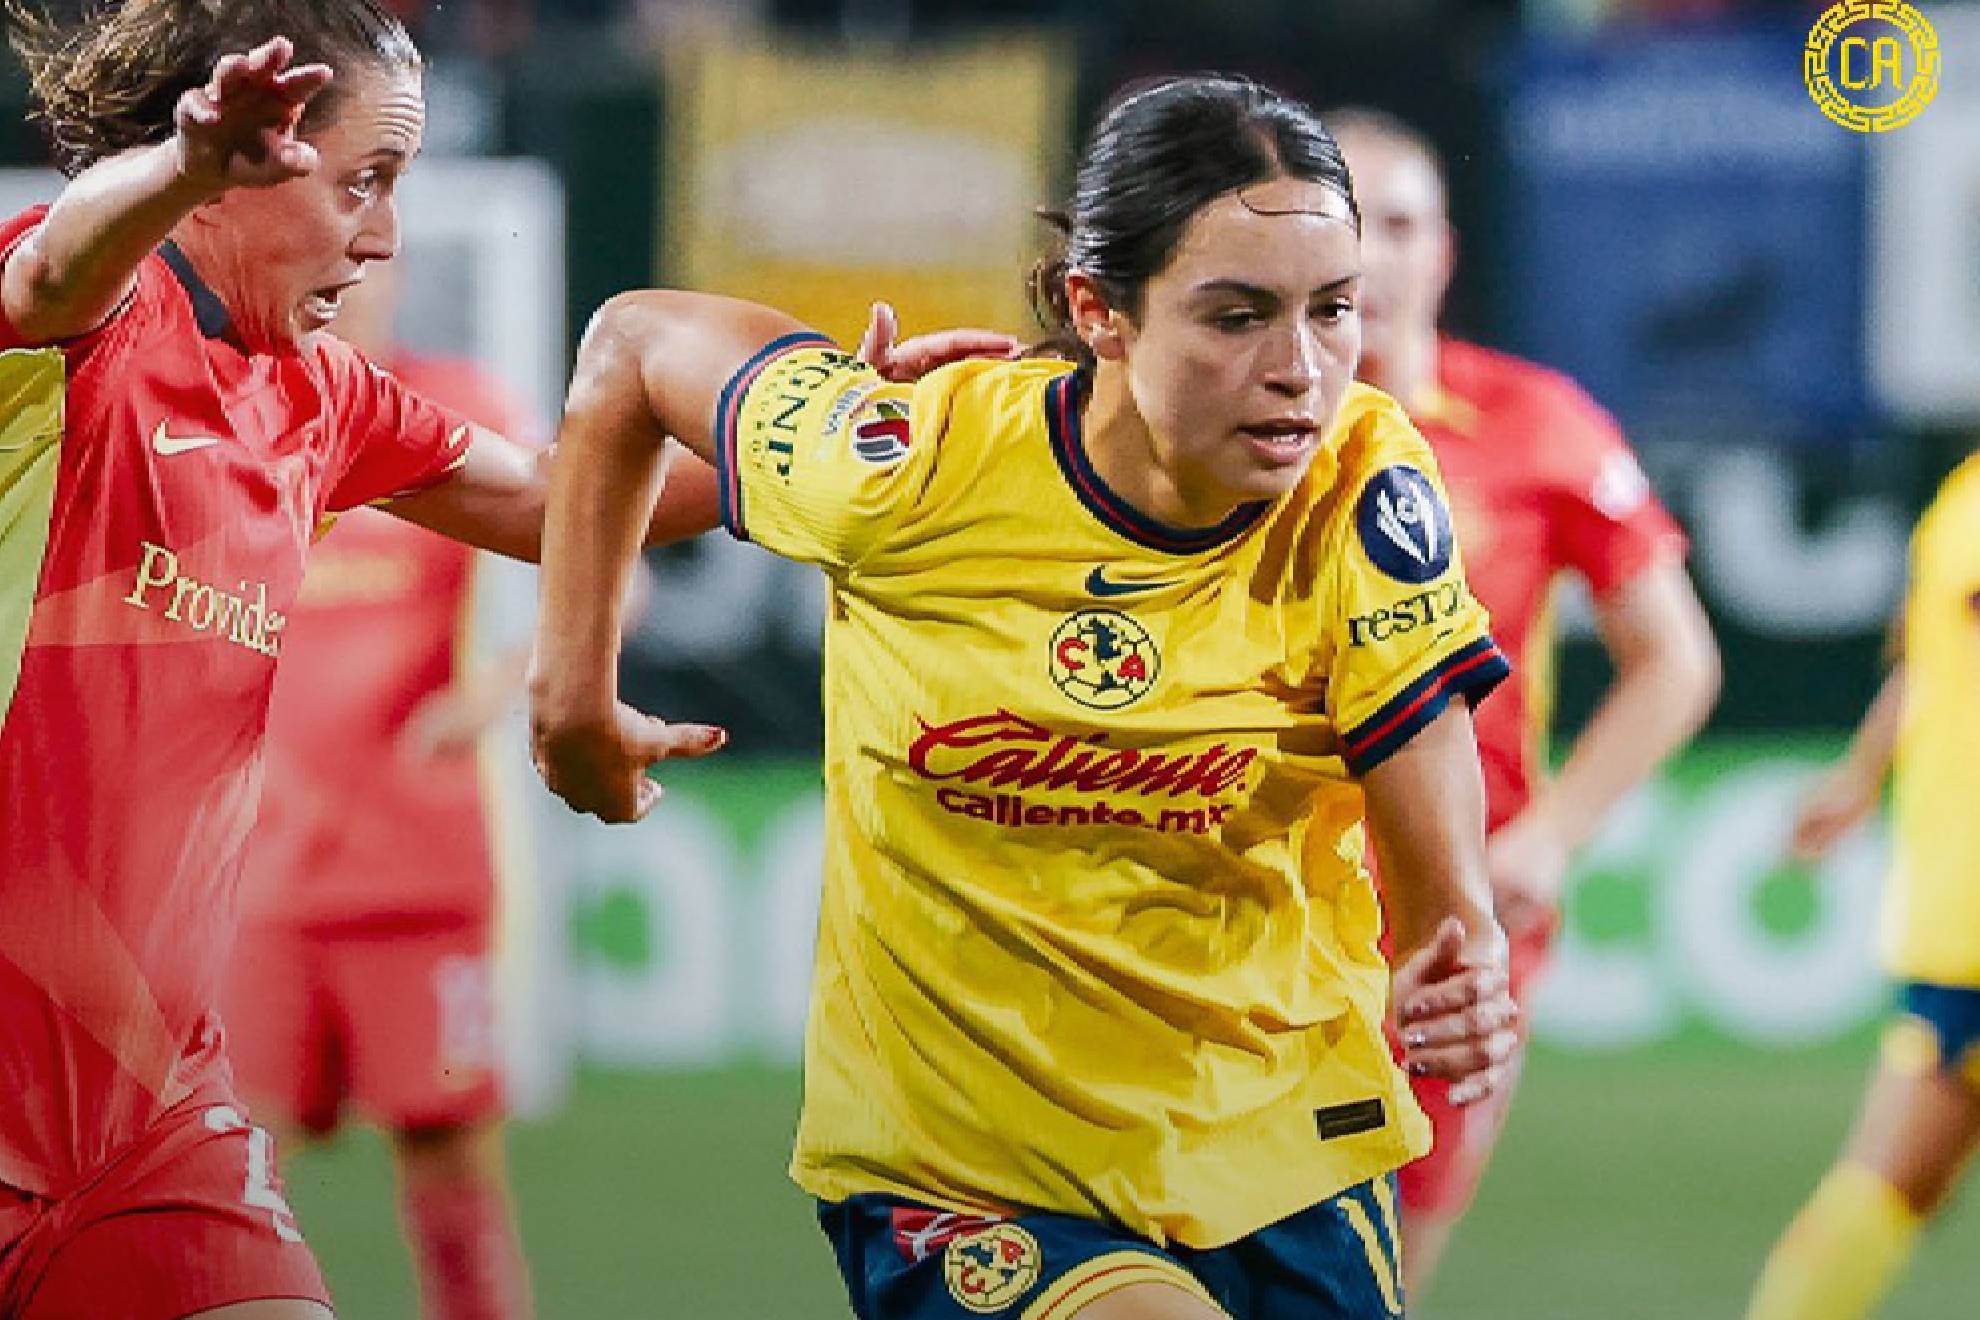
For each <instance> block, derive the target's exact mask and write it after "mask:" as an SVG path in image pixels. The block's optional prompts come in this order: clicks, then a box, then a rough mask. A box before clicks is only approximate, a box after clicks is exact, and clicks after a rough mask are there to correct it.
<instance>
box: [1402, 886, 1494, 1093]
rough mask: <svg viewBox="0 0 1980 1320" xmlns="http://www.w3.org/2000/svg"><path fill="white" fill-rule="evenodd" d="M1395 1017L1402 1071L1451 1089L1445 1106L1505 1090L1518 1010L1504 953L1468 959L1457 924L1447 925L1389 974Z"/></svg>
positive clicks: (1450, 921)
mask: <svg viewBox="0 0 1980 1320" xmlns="http://www.w3.org/2000/svg"><path fill="white" fill-rule="evenodd" d="M1395 1013H1396V1028H1397V1031H1398V1033H1399V1034H1400V1035H1401V1037H1402V1043H1403V1057H1402V1062H1403V1067H1405V1068H1406V1069H1408V1070H1409V1071H1410V1073H1411V1074H1413V1075H1415V1076H1418V1077H1441V1078H1443V1079H1444V1080H1446V1081H1448V1082H1450V1083H1451V1103H1452V1104H1458V1105H1468V1104H1475V1103H1477V1102H1478V1101H1480V1100H1483V1099H1485V1097H1487V1096H1489V1095H1491V1094H1493V1093H1494V1092H1495V1091H1498V1090H1499V1089H1500V1088H1502V1087H1503V1086H1505V1085H1506V1083H1507V1081H1508V1079H1509V1075H1510V1072H1511V1069H1512V1060H1513V1056H1514V1055H1515V1054H1516V1053H1518V1051H1519V1007H1518V1005H1516V1004H1514V1003H1513V999H1512V994H1511V992H1510V991H1509V990H1508V989H1507V986H1506V968H1505V953H1504V948H1503V945H1501V946H1500V948H1499V950H1498V951H1496V952H1495V953H1494V954H1492V955H1489V956H1487V955H1480V954H1478V953H1475V952H1471V951H1468V950H1467V949H1466V948H1465V933H1464V924H1463V923H1462V922H1460V921H1459V920H1458V919H1457V918H1456V917H1446V918H1445V919H1444V923H1443V924H1442V925H1441V926H1439V927H1437V933H1436V935H1435V936H1434V937H1432V939H1431V940H1430V942H1429V943H1428V944H1426V945H1424V946H1423V947H1422V948H1420V949H1418V950H1417V951H1416V952H1415V953H1413V954H1411V955H1410V956H1409V958H1408V959H1406V960H1405V961H1404V962H1403V964H1402V966H1401V967H1398V968H1397V969H1396V978H1395Z"/></svg>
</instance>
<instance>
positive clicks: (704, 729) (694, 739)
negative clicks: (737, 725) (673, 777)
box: [639, 720, 729, 761]
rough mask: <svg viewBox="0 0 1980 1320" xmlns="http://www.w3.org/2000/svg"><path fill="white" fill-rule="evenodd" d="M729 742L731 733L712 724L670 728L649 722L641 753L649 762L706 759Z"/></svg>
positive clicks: (671, 726) (671, 725)
mask: <svg viewBox="0 0 1980 1320" xmlns="http://www.w3.org/2000/svg"><path fill="white" fill-rule="evenodd" d="M728 741H729V734H728V731H727V730H725V729H719V728H717V727H715V726H714V725H712V724H670V723H667V722H666V721H664V720H649V721H648V722H647V724H646V727H645V728H644V729H642V730H641V732H640V738H639V749H640V752H641V754H642V755H644V756H645V757H646V759H647V760H649V761H667V760H672V759H674V758H676V757H694V756H707V755H708V754H709V753H710V752H718V751H720V750H722V747H723V745H724V744H725V743H727V742H728Z"/></svg>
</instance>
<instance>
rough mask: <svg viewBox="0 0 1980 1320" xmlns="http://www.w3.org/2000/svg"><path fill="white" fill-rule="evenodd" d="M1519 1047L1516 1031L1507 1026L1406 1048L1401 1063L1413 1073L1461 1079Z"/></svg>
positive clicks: (1504, 1059)
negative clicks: (1416, 1048)
mask: <svg viewBox="0 0 1980 1320" xmlns="http://www.w3.org/2000/svg"><path fill="white" fill-rule="evenodd" d="M1518 1049H1519V1033H1518V1032H1516V1031H1514V1030H1512V1029H1511V1028H1510V1027H1507V1028H1501V1029H1500V1030H1498V1031H1494V1032H1492V1033H1491V1034H1490V1035H1486V1036H1475V1037H1469V1038H1467V1039H1464V1040H1461V1041H1457V1042H1455V1043H1453V1044H1450V1045H1437V1046H1431V1047H1428V1048H1425V1049H1419V1050H1406V1051H1405V1052H1404V1054H1403V1067H1404V1068H1405V1069H1407V1070H1408V1071H1409V1073H1410V1074H1411V1075H1412V1076H1416V1077H1441V1078H1443V1079H1445V1080H1446V1081H1452V1082H1462V1081H1465V1080H1467V1079H1469V1078H1470V1077H1471V1076H1472V1075H1473V1074H1476V1073H1481V1072H1484V1071H1485V1070H1487V1069H1489V1068H1492V1067H1495V1066H1497V1065H1499V1064H1502V1063H1504V1062H1505V1061H1506V1060H1508V1059H1510V1058H1512V1056H1513V1054H1514V1053H1515V1052H1516V1051H1518Z"/></svg>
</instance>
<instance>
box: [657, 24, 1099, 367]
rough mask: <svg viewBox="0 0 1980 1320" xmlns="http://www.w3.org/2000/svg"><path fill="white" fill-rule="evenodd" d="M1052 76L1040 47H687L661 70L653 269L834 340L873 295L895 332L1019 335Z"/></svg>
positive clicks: (1053, 130) (1052, 100) (1064, 117)
mask: <svg viewBox="0 0 1980 1320" xmlns="http://www.w3.org/2000/svg"><path fill="white" fill-rule="evenodd" d="M1068 68H1069V63H1068V61H1067V60H1066V58H1065V57H1064V52H1063V51H1061V50H1060V49H1059V48H1058V47H1056V46H1054V45H1052V44H1051V43H1049V42H1047V41H1044V40H1039V39H1016V38H1014V39H1010V40H1005V41H999V42H995V43H990V44H981V45H968V46H955V47H940V46H938V47H930V48H922V47H917V48H916V49H914V50H913V51H912V52H903V51H898V50H892V49H886V48H873V49H867V48H861V47H852V48H845V47H841V46H827V45H806V44H796V43H792V44H767V43H766V44H746V45H730V44H725V43H720V42H716V43H712V44H708V45H704V46H701V47H699V48H695V49H692V50H690V51H689V52H687V53H685V54H684V55H683V56H682V58H681V59H680V61H679V62H678V65H677V66H675V67H671V68H670V69H669V71H668V72H669V77H668V80H667V98H668V113H667V124H668V143H667V160H666V166H665V169H664V171H663V178H664V179H665V180H666V181H667V190H666V196H665V200H666V210H665V215H664V217H663V219H662V230H661V253H660V268H661V269H662V270H666V271H669V272H673V273H674V274H675V275H676V276H678V277H679V279H680V280H681V282H683V283H685V284H687V285H688V286H690V287H695V288H703V289H718V290H720V291H721V292H723V293H725V294H729V295H732V296H735V297H740V298H750V299H755V300H757V301H760V302H766V303H770V304H771V305H773V306H776V307H780V308H783V309H784V310H786V311H788V312H790V313H792V314H793V315H795V316H797V317H798V318H799V319H801V320H803V321H804V322H806V323H807V324H809V325H812V326H814V327H816V328H818V329H820V330H822V331H824V332H825V333H827V334H829V335H832V336H834V337H835V338H839V339H841V340H842V341H843V342H846V343H848V344H850V343H852V342H854V341H855V340H856V339H857V337H858V335H859V332H860V329H861V327H862V326H864V324H865V323H866V317H867V309H868V308H869V307H870V306H871V304H872V303H873V301H874V300H875V299H880V298H885V299H887V300H888V301H891V302H892V303H894V305H895V306H896V307H897V308H898V309H899V311H900V313H901V319H902V323H903V326H904V327H905V328H906V330H907V332H909V333H912V332H914V331H916V330H926V329H934V328H941V327H945V326H951V325H982V326H989V327H994V328H998V329H1004V330H1009V331H1013V332H1021V331H1024V330H1025V329H1027V328H1028V327H1029V326H1030V325H1031V324H1032V322H1031V320H1030V316H1029V312H1028V311H1027V308H1026V303H1025V296H1024V276H1025V272H1026V270H1027V269H1028V268H1029V263H1030V262H1031V261H1032V260H1033V259H1034V258H1035V257H1036V255H1037V254H1038V252H1039V251H1040V249H1041V247H1042V246H1043V241H1044V238H1045V234H1044V230H1043V226H1042V225H1041V223H1040V222H1039V220H1038V219H1037V217H1036V215H1035V214H1034V208H1036V207H1037V206H1039V205H1040V204H1041V203H1042V202H1044V201H1046V200H1047V199H1048V198H1049V197H1050V196H1051V195H1052V194H1051V189H1052V187H1053V186H1054V184H1055V182H1056V178H1057V174H1058V166H1059V163H1060V161H1061V160H1062V159H1063V158H1064V156H1065V154H1066V152H1067V150H1068V135H1069V133H1070V131H1071V87H1070V74H1069V73H1068V71H1067V70H1068Z"/></svg>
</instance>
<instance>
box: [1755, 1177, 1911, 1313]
mask: <svg viewBox="0 0 1980 1320" xmlns="http://www.w3.org/2000/svg"><path fill="white" fill-rule="evenodd" d="M1921 1222H1922V1220H1921V1218H1920V1216H1919V1215H1918V1213H1917V1212H1916V1211H1915V1210H1913V1209H1912V1208H1911V1207H1910V1206H1909V1205H1907V1204H1905V1201H1904V1198H1903V1197H1901V1196H1899V1195H1898V1193H1897V1189H1896V1188H1894V1187H1892V1186H1891V1185H1890V1184H1889V1183H1887V1182H1885V1181H1884V1180H1883V1179H1882V1178H1879V1177H1878V1176H1877V1175H1876V1174H1874V1173H1872V1172H1870V1170H1868V1169H1866V1168H1863V1167H1862V1166H1861V1165H1856V1164H1839V1165H1837V1166H1836V1167H1835V1168H1834V1169H1831V1170H1830V1171H1829V1174H1828V1176H1827V1177H1825V1178H1823V1179H1822V1184H1821V1186H1819V1187H1817V1188H1816V1189H1815V1195H1813V1196H1811V1197H1810V1198H1809V1199H1808V1204H1807V1205H1805V1206H1803V1207H1802V1209H1801V1213H1800V1214H1799V1215H1796V1216H1795V1219H1794V1222H1793V1223H1792V1224H1790V1225H1788V1230H1787V1232H1786V1233H1784V1234H1782V1236H1781V1240H1780V1241H1779V1242H1778V1243H1776V1244H1775V1246H1774V1251H1773V1254H1772V1255H1770V1256H1768V1257H1767V1267H1766V1268H1765V1269H1764V1270H1762V1271H1761V1272H1760V1282H1759V1283H1758V1284H1757V1285H1756V1286H1755V1287H1754V1289H1753V1300H1752V1301H1751V1302H1750V1303H1748V1305H1747V1309H1746V1320H1863V1318H1864V1317H1865V1316H1868V1315H1869V1314H1870V1313H1871V1311H1873V1310H1874V1309H1875V1308H1876V1306H1877V1303H1879V1302H1881V1301H1882V1300H1883V1299H1884V1294H1885V1293H1886V1292H1888V1291H1889V1290H1890V1287H1891V1284H1892V1283H1893V1282H1894V1281H1895V1280H1896V1278H1897V1273H1898V1271H1899V1270H1900V1269H1902V1268H1903V1267H1904V1263H1905V1262H1906V1261H1907V1260H1909V1259H1910V1258H1911V1249H1912V1246H1913V1244H1914V1243H1916V1242H1917V1240H1918V1228H1919V1225H1920V1223H1921Z"/></svg>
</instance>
